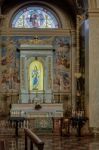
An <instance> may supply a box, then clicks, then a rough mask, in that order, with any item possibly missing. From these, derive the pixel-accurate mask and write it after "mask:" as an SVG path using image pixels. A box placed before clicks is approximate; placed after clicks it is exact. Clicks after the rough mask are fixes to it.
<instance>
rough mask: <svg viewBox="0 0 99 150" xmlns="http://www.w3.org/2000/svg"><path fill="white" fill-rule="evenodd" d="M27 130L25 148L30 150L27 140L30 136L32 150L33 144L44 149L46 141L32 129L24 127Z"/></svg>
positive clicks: (31, 148) (31, 149)
mask: <svg viewBox="0 0 99 150" xmlns="http://www.w3.org/2000/svg"><path fill="white" fill-rule="evenodd" d="M24 132H25V150H28V144H27V140H28V138H29V139H30V150H33V146H34V144H35V146H36V147H37V148H38V150H43V149H44V142H42V141H41V139H40V138H39V137H38V136H37V135H36V134H35V133H33V132H31V130H30V129H28V128H24Z"/></svg>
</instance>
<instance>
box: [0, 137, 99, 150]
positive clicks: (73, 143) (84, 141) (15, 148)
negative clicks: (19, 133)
mask: <svg viewBox="0 0 99 150" xmlns="http://www.w3.org/2000/svg"><path fill="white" fill-rule="evenodd" d="M39 137H40V139H42V141H44V143H45V145H44V150H99V137H90V136H83V137H80V138H79V137H76V136H69V137H68V136H65V137H61V136H52V135H49V136H45V135H42V136H41V135H39ZM0 139H2V140H3V139H4V140H5V141H6V144H7V148H8V149H7V150H24V147H25V146H24V137H21V138H17V139H16V138H12V137H10V136H9V137H7V136H6V137H3V136H2V137H0ZM34 150H37V148H35V147H34Z"/></svg>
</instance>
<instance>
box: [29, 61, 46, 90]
mask: <svg viewBox="0 0 99 150" xmlns="http://www.w3.org/2000/svg"><path fill="white" fill-rule="evenodd" d="M29 80H30V81H29V86H30V91H32V90H38V91H40V90H43V65H42V63H41V62H39V61H38V60H35V61H33V62H32V63H31V64H30V67H29Z"/></svg>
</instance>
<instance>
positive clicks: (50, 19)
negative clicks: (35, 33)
mask: <svg viewBox="0 0 99 150" xmlns="http://www.w3.org/2000/svg"><path fill="white" fill-rule="evenodd" d="M12 27H13V28H58V27H59V23H58V20H57V18H56V17H55V15H53V13H52V12H50V11H49V10H47V9H46V8H43V7H39V6H31V7H25V8H23V9H21V10H20V11H19V12H17V13H16V15H15V16H14V18H13V21H12Z"/></svg>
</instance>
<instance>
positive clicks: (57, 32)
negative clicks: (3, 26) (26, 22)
mask: <svg viewBox="0 0 99 150" xmlns="http://www.w3.org/2000/svg"><path fill="white" fill-rule="evenodd" d="M74 32H75V30H72V29H50V30H49V29H48V30H46V29H42V30H33V29H11V28H8V29H7V32H6V31H5V30H2V32H1V35H5V36H7V35H8V36H13V35H14V36H33V35H46V36H62V35H63V36H64V35H71V33H74Z"/></svg>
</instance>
